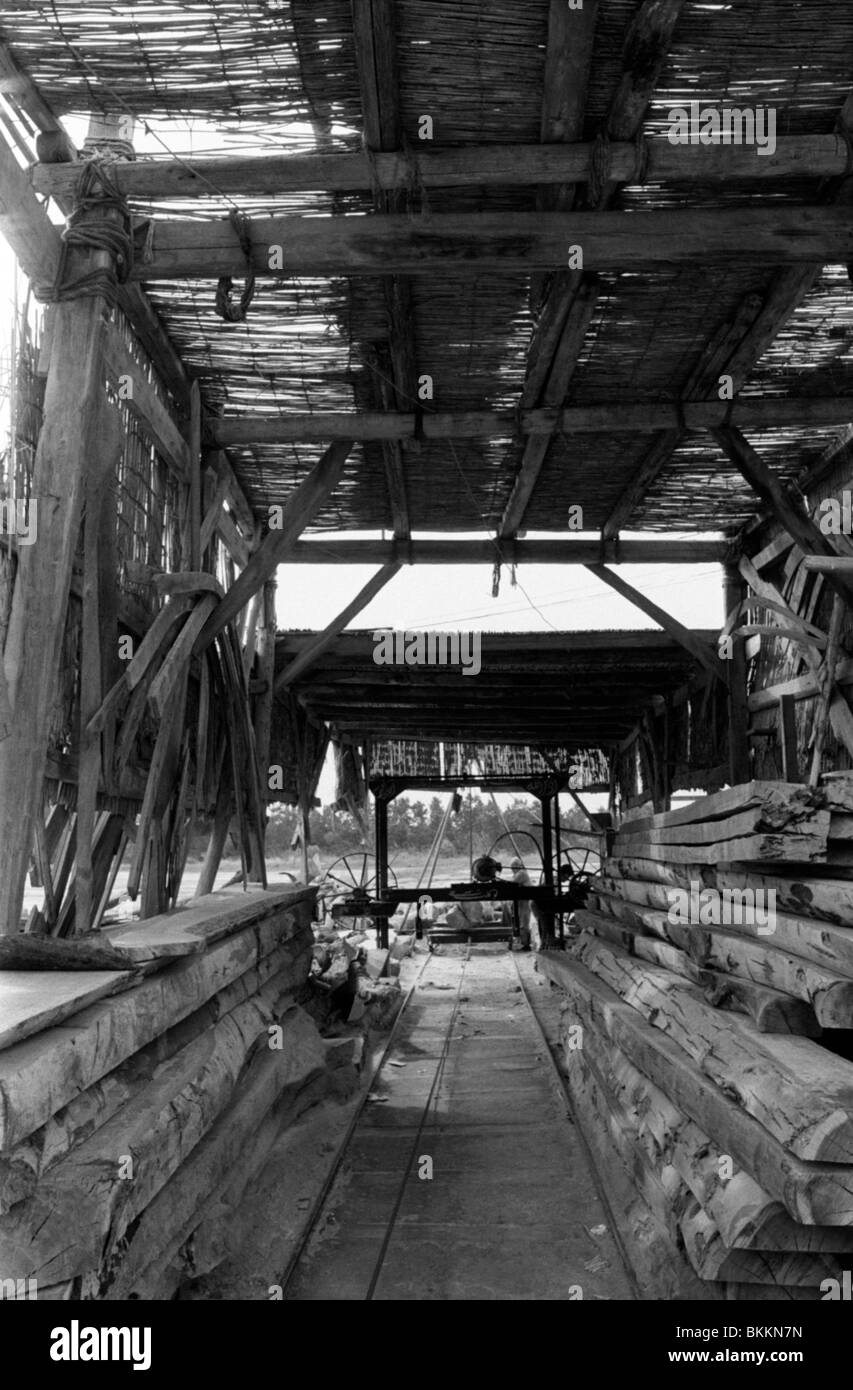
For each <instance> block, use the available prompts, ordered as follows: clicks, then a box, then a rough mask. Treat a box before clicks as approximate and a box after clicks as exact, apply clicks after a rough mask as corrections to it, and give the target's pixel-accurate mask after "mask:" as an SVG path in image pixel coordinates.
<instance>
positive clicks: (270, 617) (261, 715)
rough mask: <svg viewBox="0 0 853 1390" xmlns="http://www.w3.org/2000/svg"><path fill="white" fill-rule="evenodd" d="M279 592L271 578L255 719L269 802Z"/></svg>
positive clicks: (266, 590)
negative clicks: (260, 687) (277, 598)
mask: <svg viewBox="0 0 853 1390" xmlns="http://www.w3.org/2000/svg"><path fill="white" fill-rule="evenodd" d="M275 592H276V583H275V580H274V579H268V580H267V582H266V584H265V585H264V611H263V620H262V625H261V633H260V641H259V643H258V680H259V681H260V682H261V684H262V686H263V689H261V690H260V691H259V693H258V698H257V701H256V703H255V720H254V723H255V746H256V748H257V750H258V770H259V773H260V777H261V791H262V794H263V798H264V800H265V801H266V800H268V793H269V767H268V764H269V760H270V743H271V739H272V711H273V702H274V699H275V692H274V689H273V680H274V676H275V638H276V613H275Z"/></svg>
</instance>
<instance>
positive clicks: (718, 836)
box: [613, 798, 832, 854]
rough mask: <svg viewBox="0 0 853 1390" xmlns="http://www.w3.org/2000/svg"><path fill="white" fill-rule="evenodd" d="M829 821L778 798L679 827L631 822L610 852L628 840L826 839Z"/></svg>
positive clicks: (679, 842) (717, 842)
mask: <svg viewBox="0 0 853 1390" xmlns="http://www.w3.org/2000/svg"><path fill="white" fill-rule="evenodd" d="M831 824H832V818H831V816H830V813H829V811H821V810H818V809H817V808H816V807H815V806H813V805H809V804H808V803H805V804H803V803H801V804H800V805H799V806H798V805H797V804H796V803H793V802H788V801H784V800H782V798H780V799H779V801H778V802H776V803H775V804H774V802H772V801H771V800H768V801H766V802H765V803H763V804H759V805H757V806H754V807H752V808H750V809H749V810H747V811H740V812H738V813H736V814H734V815H731V816H726V817H725V818H724V819H722V820H713V821H685V822H683V823H681V824H678V825H659V826H650V825H648V823H643V824H642V825H635V824H634V822H633V821H632V822H630V823H629V825H628V832H629V833H627V834H626V833H625V832H622V831H620V833H619V834H618V835H617V836H616V838H615V839H614V841H613V853H614V854H619V853H621V849H622V846H623V844H624V843H625V842H626V841H627V842H628V843H630V844H634V843H636V842H637V840H638V839H640V838H642V839H643V840H644V841H645V843H646V844H648V845H660V846H664V847H665V846H669V845H687V846H691V847H692V846H694V845H695V846H701V845H709V844H713V845H722V844H725V843H726V841H727V840H738V839H741V838H743V836H745V835H762V834H765V833H767V832H772V833H773V834H778V835H788V834H796V835H808V836H816V837H817V838H819V839H829V834H830V828H831Z"/></svg>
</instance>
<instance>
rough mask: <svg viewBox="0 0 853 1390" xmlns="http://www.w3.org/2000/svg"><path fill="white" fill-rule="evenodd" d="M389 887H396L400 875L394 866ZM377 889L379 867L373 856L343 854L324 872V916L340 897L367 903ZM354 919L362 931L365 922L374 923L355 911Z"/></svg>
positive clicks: (320, 894)
mask: <svg viewBox="0 0 853 1390" xmlns="http://www.w3.org/2000/svg"><path fill="white" fill-rule="evenodd" d="M388 886H389V888H396V887H397V875H396V874H395V873H394V870H393V869H390V868H389V870H388ZM375 892H376V869H375V866H374V859H373V856H372V855H370V854H359V853H357V852H356V853H354V854H342V855H341V856H340V858H339V859H336V860H335V861H334V863H332V864H330V865H329V867H328V869H327V870H326V872H325V873H324V875H323V882H322V885H321V888H320V893H319V895H318V896H319V901H320V903H321V904H322V911H323V917H324V918H325V916H326V910H327V905H328V904H331V903H332V902H334V901H337V900H339V899H341V898H363V899H364V901H365V902H367V900H368V898H370V897H372V896H373V894H374V893H375ZM352 920H353V922H354V923H355V924H357V928H358V929H359V930H363V929H364V927H365V926H366V925H372V919H369V918H367V917H366V916H365V915H364V914H356V913H354V914H353V919H352Z"/></svg>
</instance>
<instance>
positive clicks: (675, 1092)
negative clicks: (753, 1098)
mask: <svg viewBox="0 0 853 1390" xmlns="http://www.w3.org/2000/svg"><path fill="white" fill-rule="evenodd" d="M537 969H538V970H540V971H541V972H542V973H543V974H545V976H546V977H547V978H548V979H549V980H552V981H553V983H554V984H556V985H559V986H560V987H561V988H562V989H564V990H565V991H566V993H567V995H568V997H569V1000H570V1009H569V1011H568V1012H567V1014H566V1019H567V1020H568V1021H569V1022H571V1020H572V1017H573V1016H574V1017H576V1018H577V1019H578V1020H579V1021H580V1023H581V1024H582V1025H586V1024H588V1025H589V1026H593V1025H594V1026H597V1027H599V1028H603V1029H604V1031H605V1032H606V1033H607V1036H608V1037H609V1038H611V1039H612V1040H613V1042H614V1043H615V1044H616V1046H617V1047H619V1048H620V1049H621V1051H622V1052H624V1053H625V1054H626V1056H629V1057H630V1058H631V1060H632V1062H633V1063H634V1065H635V1066H636V1067H638V1068H639V1070H640V1071H642V1072H643V1074H644V1075H645V1076H647V1077H648V1078H649V1080H650V1081H653V1082H654V1083H655V1085H657V1086H659V1087H660V1088H661V1090H663V1091H664V1092H665V1093H666V1095H667V1096H668V1097H669V1099H670V1100H671V1101H672V1103H673V1104H674V1105H676V1106H678V1108H679V1109H680V1110H682V1111H683V1112H684V1113H685V1114H686V1115H688V1116H689V1117H690V1118H691V1119H692V1120H693V1121H694V1122H695V1123H696V1124H697V1125H699V1127H700V1128H701V1129H703V1130H705V1132H706V1133H708V1134H712V1135H714V1136H715V1138H716V1142H717V1143H718V1144H719V1151H720V1154H721V1155H723V1154H729V1155H731V1156H732V1157H733V1158H734V1159H735V1160H736V1162H737V1163H738V1164H740V1165H742V1166H743V1168H744V1169H745V1170H746V1172H748V1173H749V1174H750V1175H751V1176H752V1177H753V1178H754V1179H755V1181H756V1182H757V1183H758V1184H759V1185H760V1186H761V1187H763V1188H765V1189H766V1191H767V1192H769V1193H770V1195H771V1196H773V1197H776V1198H778V1199H779V1201H781V1202H782V1203H783V1205H784V1207H785V1209H786V1211H787V1212H788V1214H789V1215H790V1216H791V1217H793V1219H794V1220H795V1221H799V1222H802V1223H804V1224H806V1225H812V1226H845V1227H846V1226H853V1168H850V1167H849V1166H846V1165H844V1164H837V1163H803V1162H802V1161H801V1160H800V1159H798V1158H796V1157H795V1155H794V1154H792V1153H790V1152H789V1151H788V1150H787V1149H786V1148H784V1147H783V1145H782V1144H780V1143H779V1141H778V1140H777V1139H775V1138H774V1137H773V1135H772V1134H770V1133H769V1132H768V1131H767V1130H766V1129H765V1128H764V1126H763V1125H761V1124H759V1123H758V1121H757V1120H755V1119H753V1117H752V1116H751V1115H749V1114H747V1113H746V1111H744V1110H742V1109H741V1108H740V1106H739V1105H736V1104H735V1102H734V1101H733V1100H732V1099H731V1097H730V1093H729V1092H728V1091H724V1090H722V1089H721V1088H720V1087H719V1086H717V1085H716V1084H715V1083H714V1082H713V1081H712V1080H711V1079H710V1078H709V1077H708V1076H706V1075H703V1073H702V1072H701V1071H700V1069H699V1067H698V1066H696V1065H695V1063H693V1062H691V1061H690V1060H689V1058H688V1057H686V1056H685V1053H684V1051H683V1050H682V1048H681V1047H680V1046H678V1045H677V1044H676V1043H674V1042H671V1041H670V1039H669V1038H667V1037H666V1036H665V1035H664V1034H663V1033H661V1032H660V1031H659V1030H658V1029H656V1028H653V1027H651V1025H650V1024H648V1023H646V1021H645V1020H644V1019H643V1018H642V1017H641V1016H640V1014H639V1013H638V1012H637V1010H636V1009H633V1008H632V1007H631V1006H630V1005H628V1004H625V1003H624V1002H623V1001H622V1000H621V999H620V998H619V995H618V994H616V992H615V991H614V990H612V989H611V988H610V987H609V986H608V985H606V984H605V983H604V982H603V981H602V980H600V979H598V978H597V977H596V976H595V975H594V974H593V973H592V972H591V971H590V970H587V969H586V967H585V966H583V965H581V964H580V962H579V961H576V960H573V959H572V958H571V957H569V956H566V954H565V953H563V952H543V953H541V954H540V955H539V956H538V957H537Z"/></svg>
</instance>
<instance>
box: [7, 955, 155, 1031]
mask: <svg viewBox="0 0 853 1390" xmlns="http://www.w3.org/2000/svg"><path fill="white" fill-rule="evenodd" d="M135 978H136V977H135V975H133V974H129V973H128V972H127V971H121V970H89V971H87V972H86V973H85V974H83V973H81V972H80V971H78V970H73V971H72V970H3V971H0V1048H8V1047H11V1046H12V1045H13V1043H17V1042H21V1040H22V1039H23V1038H29V1037H31V1036H32V1034H33V1033H41V1032H42V1031H43V1030H44V1029H50V1028H53V1027H55V1026H56V1024H58V1023H61V1022H62V1021H63V1019H66V1018H70V1016H71V1015H72V1014H76V1013H79V1012H80V1011H81V1010H83V1009H85V1008H87V1006H88V1005H89V1004H93V1003H94V1002H95V1000H96V999H103V998H104V997H105V996H106V995H108V994H115V993H116V992H117V991H119V990H122V989H127V988H128V987H129V986H130V985H131V984H133V981H134V979H135Z"/></svg>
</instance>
